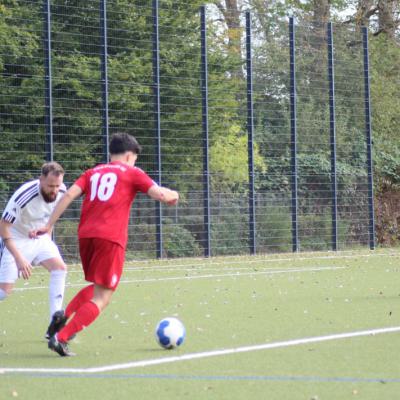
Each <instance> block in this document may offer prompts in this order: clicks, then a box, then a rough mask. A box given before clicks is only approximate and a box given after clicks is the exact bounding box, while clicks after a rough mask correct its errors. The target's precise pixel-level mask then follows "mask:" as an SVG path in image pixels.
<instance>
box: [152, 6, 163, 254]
mask: <svg viewBox="0 0 400 400" xmlns="http://www.w3.org/2000/svg"><path fill="white" fill-rule="evenodd" d="M158 11H159V5H158V0H153V35H152V41H153V96H154V125H155V126H154V134H155V137H156V158H157V160H156V162H157V172H156V176H157V181H158V184H159V185H161V184H162V158H161V157H162V155H161V106H160V35H159V18H158ZM155 207H156V239H157V258H162V254H163V247H164V246H163V235H162V205H161V203H160V202H158V201H157V202H156V206H155Z"/></svg>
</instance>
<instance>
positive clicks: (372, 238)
mask: <svg viewBox="0 0 400 400" xmlns="http://www.w3.org/2000/svg"><path fill="white" fill-rule="evenodd" d="M362 38H363V52H364V97H365V98H364V102H365V133H366V142H367V171H368V213H369V227H368V230H369V247H370V249H371V250H374V249H375V212H374V177H373V162H372V128H371V96H370V77H369V55H368V53H369V50H368V28H367V27H366V26H363V27H362Z"/></svg>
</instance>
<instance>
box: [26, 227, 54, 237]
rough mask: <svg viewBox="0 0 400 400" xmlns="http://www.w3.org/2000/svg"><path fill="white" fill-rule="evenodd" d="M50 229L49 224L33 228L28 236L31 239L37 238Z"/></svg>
mask: <svg viewBox="0 0 400 400" xmlns="http://www.w3.org/2000/svg"><path fill="white" fill-rule="evenodd" d="M50 231H51V228H50V227H49V226H43V227H41V228H38V229H33V230H32V231H29V237H30V238H31V239H37V238H38V237H39V236H42V235H45V234H46V233H49V232H50Z"/></svg>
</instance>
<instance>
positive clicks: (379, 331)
mask: <svg viewBox="0 0 400 400" xmlns="http://www.w3.org/2000/svg"><path fill="white" fill-rule="evenodd" d="M394 332H400V326H394V327H387V328H377V329H369V330H364V331H355V332H347V333H337V334H331V335H326V336H314V337H308V338H303V339H293V340H286V341H281V342H273V343H266V344H259V345H254V346H244V347H236V348H231V349H222V350H213V351H205V352H202V353H189V354H184V355H181V356H174V357H163V358H155V359H151V360H142V361H133V362H129V363H124V364H114V365H104V366H101V367H93V368H1V367H0V374H4V373H18V372H29V373H48V374H60V373H76V374H81V373H84V374H93V373H98V372H110V371H117V370H122V369H132V368H140V367H149V366H152V365H160V364H168V363H174V362H179V361H191V360H196V359H200V358H208V357H217V356H225V355H229V354H238V353H246V352H250V351H258V350H268V349H277V348H283V347H290V346H298V345H303V344H308V343H318V342H327V341H330V340H340V339H348V338H354V337H360V336H373V335H379V334H384V333H394Z"/></svg>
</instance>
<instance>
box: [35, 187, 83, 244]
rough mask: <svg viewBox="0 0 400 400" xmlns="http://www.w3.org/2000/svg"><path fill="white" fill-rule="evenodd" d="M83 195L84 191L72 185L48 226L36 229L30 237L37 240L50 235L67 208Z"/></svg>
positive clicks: (58, 204)
mask: <svg viewBox="0 0 400 400" xmlns="http://www.w3.org/2000/svg"><path fill="white" fill-rule="evenodd" d="M81 194H82V189H81V188H80V187H79V186H78V185H75V184H74V185H72V186H71V187H70V188H69V189H68V190H67V191H66V192H65V194H64V196H63V197H62V198H61V200H60V201H59V202H58V203H57V205H56V207H55V208H54V210H53V212H52V213H51V215H50V218H49V221H48V222H47V224H46V225H45V226H43V227H41V228H39V229H35V230H33V231H30V232H29V237H31V238H36V237H38V236H39V235H44V234H45V233H49V232H50V231H51V230H52V229H53V226H54V224H55V223H56V222H57V221H58V219H59V218H60V217H61V215H62V214H63V212H64V211H65V210H66V209H67V207H68V206H69V205H70V204H71V203H72V202H73V201H74V200H75V199H76V198H78V197H79V196H80V195H81Z"/></svg>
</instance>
